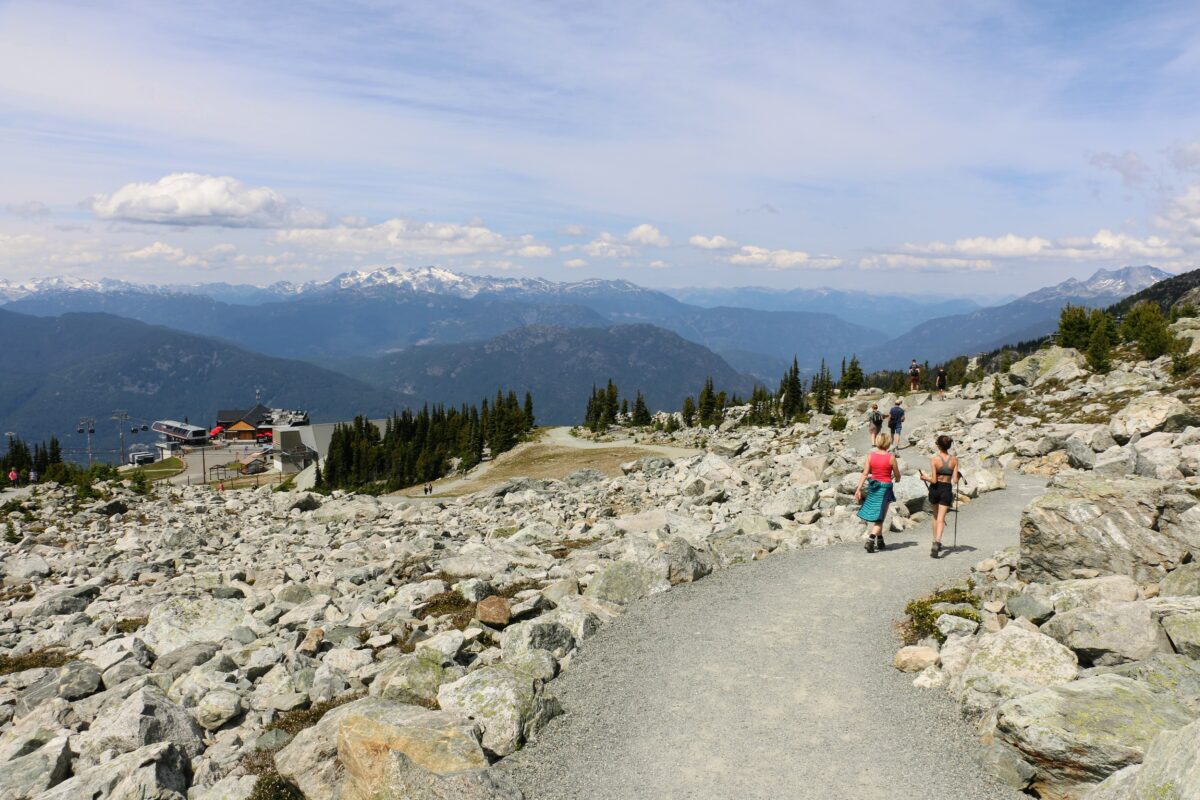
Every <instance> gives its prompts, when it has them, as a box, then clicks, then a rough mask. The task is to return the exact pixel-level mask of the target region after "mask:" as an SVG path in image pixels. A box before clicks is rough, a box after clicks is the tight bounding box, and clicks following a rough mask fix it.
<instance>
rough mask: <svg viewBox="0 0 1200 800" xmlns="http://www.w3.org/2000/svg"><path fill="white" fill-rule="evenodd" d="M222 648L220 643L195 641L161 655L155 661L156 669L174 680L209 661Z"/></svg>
mask: <svg viewBox="0 0 1200 800" xmlns="http://www.w3.org/2000/svg"><path fill="white" fill-rule="evenodd" d="M220 649H221V648H220V645H217V644H215V643H213V642H195V643H193V644H189V645H185V646H183V647H179V648H176V649H175V650H171V651H170V652H168V653H167V654H166V655H163V656H160V657H159V658H158V659H157V660H156V661H155V662H154V671H155V672H163V673H166V674H167V675H170V676H171V679H172V680H174V679H175V678H178V677H179V676H180V675H182V674H184V673H185V672H187V671H189V670H191V669H193V668H195V667H198V666H200V665H201V664H203V663H204V662H206V661H208V660H209V659H210V658H212V657H213V656H215V655H216V654H217V651H218V650H220Z"/></svg>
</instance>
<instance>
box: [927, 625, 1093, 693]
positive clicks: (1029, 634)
mask: <svg viewBox="0 0 1200 800" xmlns="http://www.w3.org/2000/svg"><path fill="white" fill-rule="evenodd" d="M943 649H944V648H943ZM980 673H995V674H998V675H1003V676H1005V677H1008V678H1015V679H1017V680H1021V681H1024V682H1026V683H1028V684H1031V685H1033V686H1052V685H1054V684H1058V683H1066V682H1067V681H1070V680H1074V679H1075V676H1076V675H1078V674H1079V663H1078V661H1077V660H1076V658H1075V654H1074V653H1072V652H1071V651H1070V650H1069V649H1067V648H1066V647H1064V646H1063V645H1061V644H1059V643H1058V642H1056V641H1054V639H1051V638H1050V637H1049V636H1046V635H1045V634H1042V633H1038V632H1036V631H1030V630H1027V629H1025V628H1023V627H1021V626H1020V625H1008V626H1006V627H1004V628H1003V629H1002V630H1000V631H998V632H996V633H988V634H984V635H983V636H981V637H979V640H978V643H977V644H976V646H975V649H974V651H973V652H972V654H971V658H970V661H969V662H967V665H966V668H965V670H964V671H963V680H964V682H965V681H966V680H968V679H970V678H972V677H974V676H976V675H978V674H980Z"/></svg>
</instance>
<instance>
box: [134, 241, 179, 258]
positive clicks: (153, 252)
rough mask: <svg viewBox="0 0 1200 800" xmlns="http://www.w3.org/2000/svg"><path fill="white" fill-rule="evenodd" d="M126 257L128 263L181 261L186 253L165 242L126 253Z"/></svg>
mask: <svg viewBox="0 0 1200 800" xmlns="http://www.w3.org/2000/svg"><path fill="white" fill-rule="evenodd" d="M124 257H125V260H127V261H179V260H180V259H181V258H183V257H184V252H183V250H182V249H180V248H178V247H172V246H171V245H169V244H164V243H163V242H155V243H154V244H148V245H146V246H145V247H141V248H139V249H137V250H132V251H130V252H128V253H126V254H125V256H124Z"/></svg>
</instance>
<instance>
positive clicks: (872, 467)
mask: <svg viewBox="0 0 1200 800" xmlns="http://www.w3.org/2000/svg"><path fill="white" fill-rule="evenodd" d="M891 446H892V437H891V436H889V435H888V434H886V433H881V434H879V435H878V436H876V437H875V449H874V450H873V451H871V453H870V454H868V455H867V460H866V463H864V464H863V471H862V474H861V475H859V476H858V486H856V487H855V489H854V499H855V501H856V502H858V503H861V504H862V506H861V507H860V508H859V509H858V516H859V519H863V520H866V521H867V522H869V523H871V527H869V528H868V529H867V542H866V545H865V547H866V548H867V552H868V553H874V552H875V551H876V550H882V549H883V548H884V544H883V521H884V520H885V519H886V518H887V512H888V506H890V505H891V504H892V501H893V500H895V499H896V493H895V492H894V491H893V484H894V482H895V481H898V480H900V465H899V464H898V463H897V462H896V456H895V455H893V454H892V453H889V452H888V448H890V447H891ZM864 483H865V484H867V494H866V499H864V498H863V491H862V490H863V484H864Z"/></svg>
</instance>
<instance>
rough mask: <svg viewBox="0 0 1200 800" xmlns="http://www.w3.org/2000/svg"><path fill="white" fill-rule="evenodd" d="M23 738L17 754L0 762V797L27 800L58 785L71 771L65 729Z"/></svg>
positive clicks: (9, 799) (0, 799)
mask: <svg viewBox="0 0 1200 800" xmlns="http://www.w3.org/2000/svg"><path fill="white" fill-rule="evenodd" d="M38 733H39V734H42V735H40V736H36V735H35V736H27V737H23V740H22V741H21V742H20V749H18V750H15V752H16V753H20V755H17V756H15V757H11V756H10V757H9V758H6V759H4V760H3V761H2V762H0V800H28V798H31V797H35V796H37V795H39V794H41V793H42V792H45V791H46V790H48V789H50V788H51V787H53V786H56V785H58V784H59V783H61V782H62V781H64V780H66V779H67V778H68V777H69V776H70V774H71V761H72V759H73V755H72V753H71V748H70V746H69V744H68V739H67V732H66V731H65V730H64V731H59V732H58V733H57V734H52V735H47V734H48V732H46V731H39V732H38Z"/></svg>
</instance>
